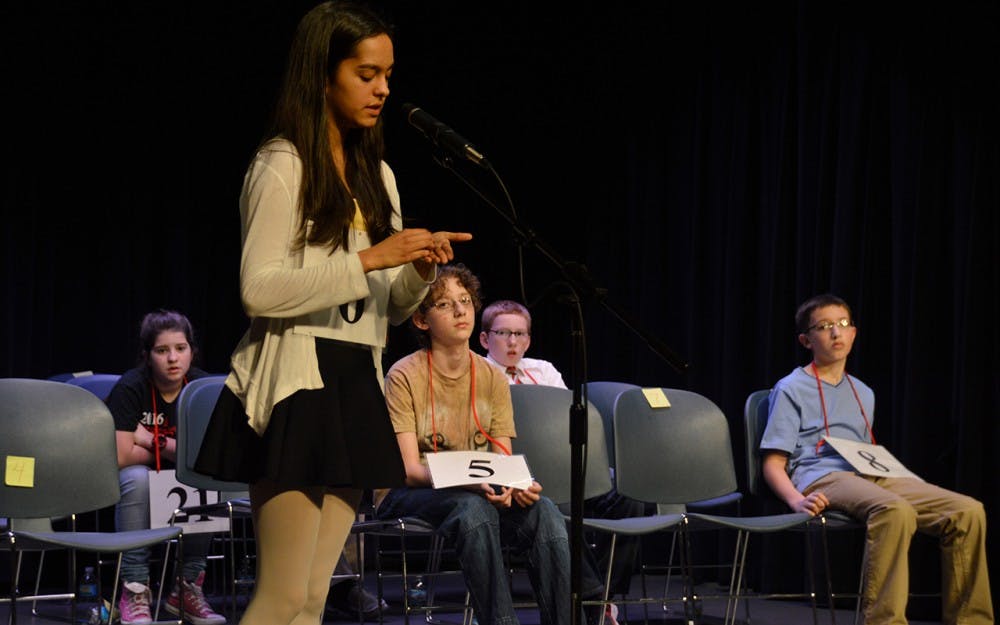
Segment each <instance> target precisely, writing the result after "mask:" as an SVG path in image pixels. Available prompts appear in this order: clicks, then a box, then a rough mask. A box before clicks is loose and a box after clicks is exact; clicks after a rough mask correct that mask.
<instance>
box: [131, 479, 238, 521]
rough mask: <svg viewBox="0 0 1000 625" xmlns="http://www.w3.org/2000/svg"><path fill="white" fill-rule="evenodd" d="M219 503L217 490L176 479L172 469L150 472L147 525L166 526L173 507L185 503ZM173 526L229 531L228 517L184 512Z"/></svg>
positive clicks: (197, 504)
mask: <svg viewBox="0 0 1000 625" xmlns="http://www.w3.org/2000/svg"><path fill="white" fill-rule="evenodd" d="M218 502H219V493H218V492H217V491H214V490H212V491H204V490H200V489H197V488H194V487H193V486H188V485H187V484H181V483H180V482H178V481H177V476H176V474H175V473H174V470H173V469H169V470H162V471H160V472H159V473H157V472H156V471H150V472H149V526H150V527H151V528H154V527H167V526H169V525H170V518H171V517H172V516H173V514H174V510H177V509H178V508H183V507H185V506H203V505H206V504H210V503H218ZM174 527H182V528H184V533H185V534H203V533H205V532H228V531H229V519H228V518H227V517H212V516H208V515H204V514H202V515H193V516H192V515H187V514H184V513H178V514H177V518H176V519H175V520H174Z"/></svg>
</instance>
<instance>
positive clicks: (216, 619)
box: [146, 571, 226, 625]
mask: <svg viewBox="0 0 1000 625" xmlns="http://www.w3.org/2000/svg"><path fill="white" fill-rule="evenodd" d="M181 583H182V584H184V592H183V593H181V590H180V587H179V586H177V585H174V589H173V590H171V591H170V596H169V597H167V603H166V604H164V606H163V609H164V610H166V611H167V612H170V613H171V614H173V615H174V616H180V614H181V595H183V596H184V620H185V621H187V622H189V623H193V624H194V625H222V624H223V623H225V622H226V617H224V616H222V615H221V614H216V613H215V611H213V610H212V606H210V605H208V601H206V600H205V592H204V591H203V590H202V589H201V587H202V585H203V584H204V583H205V571H202V572H201V573H199V574H198V579H196V580H194V581H193V582H189V581H187V580H186V579H185V580H182V581H181ZM146 622H147V623H148V622H149V621H146Z"/></svg>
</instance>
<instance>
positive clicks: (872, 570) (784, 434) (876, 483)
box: [760, 294, 993, 625]
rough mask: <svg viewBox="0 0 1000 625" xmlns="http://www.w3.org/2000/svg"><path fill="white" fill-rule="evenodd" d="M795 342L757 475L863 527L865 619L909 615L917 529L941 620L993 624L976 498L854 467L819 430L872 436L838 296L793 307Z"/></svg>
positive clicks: (873, 622)
mask: <svg viewBox="0 0 1000 625" xmlns="http://www.w3.org/2000/svg"><path fill="white" fill-rule="evenodd" d="M795 324H796V327H797V329H798V331H799V335H798V340H799V343H801V344H802V346H803V347H805V348H806V349H807V350H809V351H810V352H811V355H812V360H811V362H810V363H809V364H807V365H805V366H802V367H796V368H795V370H794V371H792V372H791V373H790V374H788V375H787V376H785V377H784V378H782V379H781V380H779V381H778V383H777V384H775V386H774V389H772V391H771V395H770V400H769V409H770V412H769V414H768V419H767V427H766V428H765V430H764V436H763V439H762V440H761V444H760V450H761V453H762V455H763V474H764V479H765V480H766V481H767V483H768V485H770V487H771V489H772V490H773V491H774V492H775V493H776V494H777V495H778V496H779V497H780V498H781V499H782V500H784V501H785V503H787V504H788V506H789V507H790V508H791V509H792V510H795V511H796V512H808V513H809V514H813V515H817V514H820V513H821V512H823V510H825V509H827V508H830V509H835V510H841V511H843V512H846V513H847V514H849V515H851V516H852V517H855V518H857V519H861V520H864V521H865V523H866V525H867V538H866V544H867V550H868V552H867V554H866V556H867V564H866V570H865V575H864V589H863V608H864V612H865V623H867V624H868V625H883V624H884V625H888V624H891V623H906V622H907V621H906V602H907V598H908V595H909V580H908V576H909V561H908V559H907V553H908V551H909V548H910V539H911V538H912V537H913V533H914V532H915V531H920V532H923V533H927V534H931V535H934V536H936V537H938V538H939V540H940V546H941V560H942V562H941V571H942V580H943V585H944V587H943V588H942V592H941V598H942V602H943V604H944V605H943V611H942V616H943V618H942V621H943V622H944V623H945V624H946V625H957V624H959V623H961V624H962V625H986V624H992V623H993V607H992V602H991V600H990V582H989V577H988V573H987V568H986V548H985V542H986V514H985V512H984V510H983V505H982V504H981V503H980V502H979V501H977V500H975V499H973V498H972V497H967V496H965V495H961V494H959V493H955V492H952V491H950V490H946V489H944V488H941V487H939V486H935V485H933V484H929V483H927V482H924V481H922V480H920V479H919V478H915V477H884V476H878V477H873V476H869V475H863V474H861V473H859V472H857V471H855V469H854V467H853V466H852V465H851V464H850V463H849V462H848V461H847V460H846V459H845V458H844V457H842V456H841V455H840V454H839V453H837V451H836V450H834V449H833V444H831V443H829V442H828V441H826V440H824V437H825V436H831V437H834V438H840V439H849V440H852V441H858V442H861V443H872V444H874V443H875V437H874V435H873V433H872V427H873V423H874V418H875V393H874V392H873V391H872V389H871V388H869V387H868V386H867V385H866V384H865V383H864V382H862V381H861V380H859V379H857V378H856V377H854V376H853V375H848V373H847V370H846V366H847V357H848V355H849V354H850V353H851V348H852V347H853V345H854V339H855V338H856V337H857V332H858V331H857V328H856V327H855V326H854V319H853V318H852V317H851V309H850V308H849V307H848V305H847V303H846V302H845V301H844V300H842V299H841V298H839V297H837V296H835V295H830V294H825V295H818V296H816V297H813V298H811V299H809V300H807V301H806V302H804V303H803V304H802V305H800V306H799V309H798V311H797V312H796V314H795Z"/></svg>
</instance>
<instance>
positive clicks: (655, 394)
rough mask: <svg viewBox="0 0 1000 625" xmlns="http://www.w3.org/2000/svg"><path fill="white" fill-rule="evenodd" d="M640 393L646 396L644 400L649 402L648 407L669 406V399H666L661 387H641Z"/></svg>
mask: <svg viewBox="0 0 1000 625" xmlns="http://www.w3.org/2000/svg"><path fill="white" fill-rule="evenodd" d="M642 394H643V395H645V396H646V401H647V402H649V407H650V408H669V407H670V400H669V399H667V396H666V394H665V393H664V392H663V389H662V388H644V389H642Z"/></svg>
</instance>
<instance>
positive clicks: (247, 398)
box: [226, 139, 433, 434]
mask: <svg viewBox="0 0 1000 625" xmlns="http://www.w3.org/2000/svg"><path fill="white" fill-rule="evenodd" d="M301 180H302V162H301V160H300V159H299V157H298V154H297V152H296V150H295V147H294V146H293V145H292V144H291V143H290V142H288V141H286V140H284V139H275V140H273V141H271V142H270V143H268V144H267V145H266V146H264V147H263V148H262V149H261V150H260V151H259V152H258V154H257V156H256V157H255V158H254V161H253V162H252V163H251V165H250V167H249V169H248V170H247V173H246V176H245V178H244V181H243V191H242V193H241V195H240V216H241V220H242V227H243V252H242V257H241V263H240V297H241V299H242V301H243V308H244V310H245V311H246V313H247V315H248V316H249V317H250V319H251V323H250V328H249V329H248V330H247V332H246V334H244V335H243V338H242V339H241V340H240V342H239V344H238V345H237V347H236V350H235V351H234V353H233V355H232V358H231V361H230V363H231V371H230V373H229V376H228V377H227V378H226V386H228V387H229V388H230V389H231V390H232V391H233V393H235V394H236V396H237V397H239V398H240V400H241V401H242V402H243V406H244V408H245V409H246V413H247V416H248V418H249V419H248V422H249V424H250V426H251V427H252V428H253V429H254V430H255V431H256V432H257V433H258V434H263V433H264V430H265V429H266V428H267V424H268V421H269V419H270V416H271V410H272V408H273V407H274V405H275V404H277V403H278V402H280V401H281V400H282V399H285V398H286V397H288V396H290V395H291V394H292V393H294V392H295V391H298V390H301V389H318V388H322V387H323V379H322V377H321V376H320V372H319V363H318V361H317V359H316V349H315V339H314V337H317V336H318V337H324V338H330V339H335V340H338V341H343V342H349V343H356V344H358V347H361V348H364V347H365V346H367V347H368V348H369V349H370V350H371V353H372V360H373V361H374V364H375V368H376V371H377V374H378V378H379V381H380V383H381V381H382V350H383V348H384V347H385V341H386V337H387V332H388V325H387V323H392V324H393V325H398V324H400V323H402V322H404V321H406V319H408V318H409V316H410V314H412V313H413V311H414V310H416V308H417V306H418V305H419V304H420V302H421V301H422V300H423V298H424V296H425V295H426V293H427V288H428V285H429V284H430V282H428V281H426V280H424V279H423V278H421V277H420V274H419V273H417V271H416V269H414V267H413V265H412V264H407V265H405V266H402V267H394V268H392V269H383V270H377V271H370V272H368V273H367V274H366V273H365V272H364V270H363V269H362V267H361V260H360V258H359V257H358V251H359V250H362V249H365V248H368V247H371V242H370V240H369V239H368V234H367V232H365V231H364V230H363V229H360V230H359V229H355V228H351V229H350V235H349V236H350V251H349V252H347V251H344V249H343V248H342V247H341V248H337V249H336V250H334V251H333V253H332V254H331V253H330V249H329V247H318V246H314V245H307V246H305V247H304V248H299V249H293V243H294V241H295V236H296V234H297V232H298V226H299V219H300V217H299V208H298V200H299V184H300V181H301ZM382 180H383V182H384V184H385V187H386V191H387V192H388V194H389V198H390V200H391V202H392V206H393V209H394V211H393V217H392V225H393V227H394V229H396V230H399V229H400V228H401V227H402V217H401V215H400V212H399V192H398V191H397V189H396V179H395V176H393V173H392V170H391V169H390V168H389V166H388V165H387V164H386V163H384V162H383V163H382ZM309 225H311V224H307V227H308V226H309ZM431 281H433V276H432V277H431ZM361 299H364V300H365V301H364V312H363V314H362V315H361V317H360V318H359V319H358V321H357V322H356V323H353V324H351V323H347V322H346V321H345V320H344V318H343V316H342V315H341V310H340V307H341V305H343V304H346V305H347V307H348V314H347V316H348V318H351V319H353V318H354V317H355V312H356V311H355V304H356V302H357V301H358V300H361Z"/></svg>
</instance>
